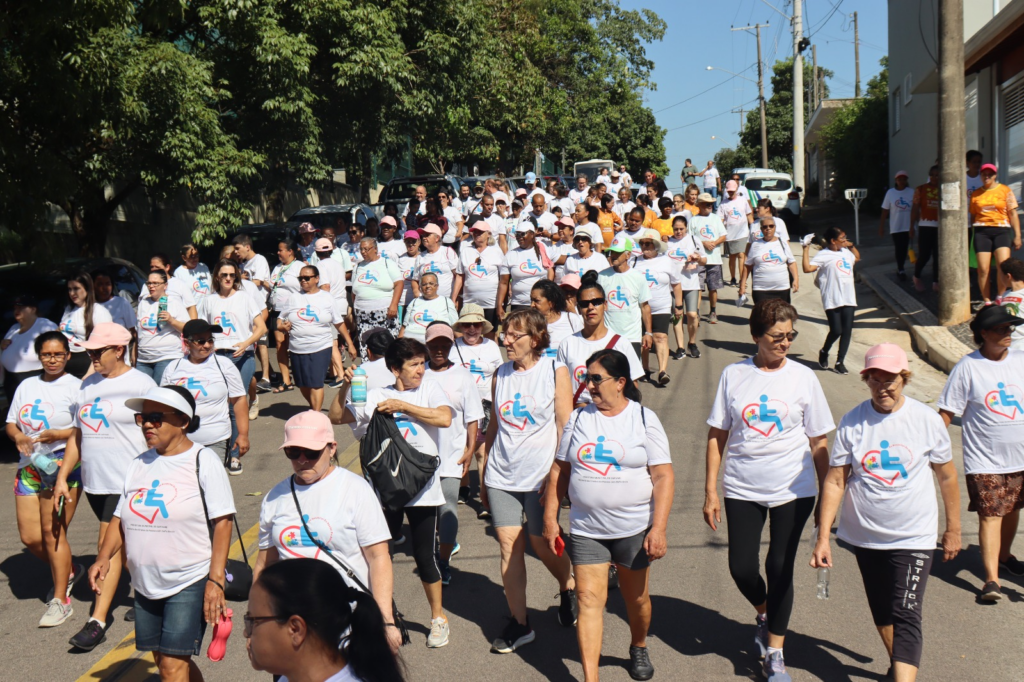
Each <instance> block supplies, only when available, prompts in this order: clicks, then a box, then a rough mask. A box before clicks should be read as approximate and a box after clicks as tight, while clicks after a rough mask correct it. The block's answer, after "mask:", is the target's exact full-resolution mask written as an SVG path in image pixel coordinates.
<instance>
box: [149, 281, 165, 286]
mask: <svg viewBox="0 0 1024 682" xmlns="http://www.w3.org/2000/svg"><path fill="white" fill-rule="evenodd" d="M161 284H167V282H146V286H147V287H158V286H160V285H161Z"/></svg>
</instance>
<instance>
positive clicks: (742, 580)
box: [725, 497, 814, 636]
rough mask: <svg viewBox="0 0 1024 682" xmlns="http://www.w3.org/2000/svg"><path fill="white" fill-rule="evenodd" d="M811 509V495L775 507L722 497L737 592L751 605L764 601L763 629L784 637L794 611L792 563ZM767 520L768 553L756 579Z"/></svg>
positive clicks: (731, 570)
mask: <svg viewBox="0 0 1024 682" xmlns="http://www.w3.org/2000/svg"><path fill="white" fill-rule="evenodd" d="M812 511H814V498H813V497H800V498H797V499H795V500H792V501H791V502H787V503H785V504H783V505H779V506H778V507H771V508H769V507H765V506H764V505H761V504H758V503H757V502H748V501H746V500H736V499H731V498H728V497H727V498H725V517H726V521H727V522H728V523H727V524H726V525H727V526H728V529H729V573H731V574H732V579H733V581H735V583H736V587H738V588H740V592H741V593H743V596H744V597H746V598H747V601H749V602H750V603H751V604H752V605H754V606H760V605H761V604H764V603H765V602H768V631H769V632H771V633H772V634H773V635H779V636H785V634H786V628H788V627H789V616H790V614H791V613H792V612H793V566H794V563H795V562H796V553H797V550H799V549H800V535H801V534H803V531H804V524H806V523H807V519H808V518H809V517H810V515H811V512H812ZM769 517H770V518H771V522H770V523H769V524H768V555H767V556H766V557H765V560H764V572H765V575H766V576H767V578H768V584H767V585H765V581H764V580H762V579H761V571H760V568H759V567H758V559H759V556H758V553H759V550H760V548H761V530H762V529H763V528H764V522H765V519H767V518H769Z"/></svg>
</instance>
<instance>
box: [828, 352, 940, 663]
mask: <svg viewBox="0 0 1024 682" xmlns="http://www.w3.org/2000/svg"><path fill="white" fill-rule="evenodd" d="M910 377H911V373H910V369H909V365H908V363H907V355H906V353H904V352H903V349H902V348H900V347H899V346H897V345H895V344H892V343H883V344H880V345H877V346H873V347H872V348H869V349H868V352H867V354H866V355H865V356H864V370H863V371H862V372H861V378H862V379H863V380H864V382H865V383H867V385H868V390H869V391H870V392H871V399H870V400H865V401H864V402H862V403H861V404H860V405H858V406H857V407H855V408H853V409H852V410H850V411H849V412H847V413H846V415H845V416H844V417H843V418H842V419H841V420H840V422H839V428H838V429H837V430H836V437H835V443H834V444H833V446H832V457H831V459H830V461H829V464H830V468H829V470H828V475H827V476H826V477H825V481H824V483H823V484H822V486H821V512H820V518H819V519H818V521H819V523H818V540H817V544H816V545H815V547H814V553H813V554H812V556H811V566H812V567H813V568H821V567H831V566H832V548H831V546H830V544H829V540H830V538H829V535H830V534H831V530H832V524H833V522H834V521H835V519H836V514H837V512H838V511H839V505H840V502H842V507H843V515H842V518H841V519H840V520H839V531H838V532H837V533H836V537H837V538H838V539H840V540H842V541H844V542H846V543H848V544H849V545H852V546H853V553H854V556H855V557H856V558H857V567H858V568H859V569H860V574H861V578H862V579H863V582H864V591H865V592H866V593H867V597H868V606H869V607H870V608H871V616H872V618H873V619H874V621H875V627H877V628H878V634H879V635H881V637H882V643H883V645H884V646H885V648H886V653H887V654H888V656H889V661H890V664H889V671H888V673H887V674H886V679H890V680H908V681H910V682H912V681H913V680H915V679H916V678H917V669H918V668H919V667H920V665H921V652H922V649H923V648H924V636H923V634H922V631H921V630H922V628H921V612H922V609H923V608H924V592H925V587H926V585H927V583H928V574H929V573H931V568H932V555H933V554H934V552H935V542H936V540H937V539H938V537H937V535H938V534H937V532H936V527H937V526H938V523H939V506H938V504H937V503H936V501H935V485H934V483H933V482H932V471H934V472H935V476H936V478H937V479H938V481H939V491H940V492H941V494H942V502H943V506H944V508H945V518H946V530H945V532H944V533H943V534H942V549H943V557H942V558H943V561H950V560H951V559H953V557H955V556H956V555H957V554H958V553H959V551H960V488H959V486H958V484H957V473H956V466H955V465H954V464H953V453H952V447H951V445H950V442H949V434H948V433H947V432H946V426H945V424H943V422H942V418H941V417H939V415H938V414H937V413H936V412H935V410H934V409H932V408H930V407H928V406H927V405H924V404H923V403H919V402H918V401H916V400H914V399H913V398H907V397H905V396H904V395H903V389H904V387H905V386H906V385H907V384H908V383H909V382H910ZM844 496H845V497H844ZM819 597H821V595H820V594H819Z"/></svg>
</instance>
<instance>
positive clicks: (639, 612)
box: [544, 349, 675, 680]
mask: <svg viewBox="0 0 1024 682" xmlns="http://www.w3.org/2000/svg"><path fill="white" fill-rule="evenodd" d="M629 375H630V365H629V360H627V359H626V356H625V355H624V354H622V353H621V352H619V351H617V350H611V349H602V350H599V351H597V352H596V353H594V354H593V355H592V356H590V358H588V359H587V372H586V375H585V377H584V381H585V382H586V383H587V385H588V386H589V387H590V390H591V396H592V402H591V403H590V404H589V405H587V406H586V407H584V408H583V409H580V410H576V411H574V412H573V413H572V417H570V419H569V423H568V424H566V426H565V430H564V431H563V432H562V436H561V439H560V444H559V446H558V454H557V455H556V456H555V461H554V463H553V464H552V466H551V472H550V474H549V475H548V481H547V485H548V490H550V491H551V492H550V494H548V496H547V497H546V498H545V503H544V539H545V540H546V541H547V543H548V547H549V548H550V549H551V550H552V551H554V550H555V543H556V542H557V540H558V539H559V538H560V537H561V536H562V529H561V527H560V526H559V523H558V507H559V505H558V501H559V500H561V499H562V498H563V497H565V496H566V494H568V495H569V497H570V498H571V499H572V511H570V512H569V538H568V542H567V543H566V544H567V546H566V549H567V550H568V553H569V557H570V558H571V559H572V566H573V574H574V575H575V577H576V593H577V596H578V598H579V604H580V613H579V621H578V622H577V624H576V638H577V640H578V641H579V647H580V655H581V658H582V659H583V678H584V679H585V680H597V679H598V661H599V659H600V657H601V649H602V646H601V643H602V642H601V640H602V635H603V634H604V622H603V621H604V608H605V604H606V602H607V601H608V576H609V568H610V567H611V566H613V565H614V566H615V567H616V568H617V569H618V570H617V574H618V580H619V589H620V590H621V591H622V598H623V600H624V601H625V603H626V614H627V618H628V620H629V630H630V646H629V659H630V662H629V676H630V677H631V678H633V679H634V680H649V679H651V678H652V677H653V676H654V666H653V665H652V664H651V658H650V655H649V654H648V653H647V631H648V630H649V629H650V626H651V597H650V594H649V592H648V582H649V580H650V572H651V562H652V561H655V560H657V559H660V558H662V557H663V556H665V553H666V552H667V551H668V543H667V540H666V536H665V531H666V528H667V527H668V515H669V511H670V510H671V509H672V496H673V493H674V491H675V475H674V473H673V470H672V458H671V455H670V454H669V444H668V435H667V434H666V433H665V429H664V427H662V425H661V421H660V420H659V419H658V415H657V414H655V412H654V410H651V409H648V408H645V407H643V406H641V405H640V391H639V390H637V388H636V386H635V385H634V384H633V381H632V380H631V379H630V376H629Z"/></svg>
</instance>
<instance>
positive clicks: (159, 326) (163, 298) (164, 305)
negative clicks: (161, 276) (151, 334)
mask: <svg viewBox="0 0 1024 682" xmlns="http://www.w3.org/2000/svg"><path fill="white" fill-rule="evenodd" d="M159 303H160V307H159V308H158V310H159V313H160V314H163V313H166V312H167V297H166V296H161V297H160V301H159ZM156 328H157V329H162V328H163V325H162V324H161V323H160V318H159V316H158V317H157V322H156Z"/></svg>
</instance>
